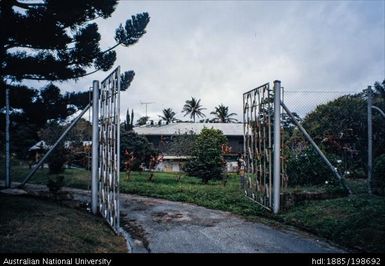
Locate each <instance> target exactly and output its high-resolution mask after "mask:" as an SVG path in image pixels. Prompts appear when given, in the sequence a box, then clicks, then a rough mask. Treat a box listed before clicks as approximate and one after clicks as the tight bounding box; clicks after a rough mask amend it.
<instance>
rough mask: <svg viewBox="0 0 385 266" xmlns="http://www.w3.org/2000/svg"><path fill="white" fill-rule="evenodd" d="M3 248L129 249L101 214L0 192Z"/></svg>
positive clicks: (0, 241) (60, 250) (0, 247)
mask: <svg viewBox="0 0 385 266" xmlns="http://www.w3.org/2000/svg"><path fill="white" fill-rule="evenodd" d="M0 201H1V204H0V217H1V219H0V252H4V253H14V252H25V253H30V252H32V253H53V252H57V253H85V252H87V253H96V252H98V253H99V252H100V253H108V252H120V253H121V252H127V246H126V242H125V240H124V238H123V237H118V236H116V235H115V234H114V233H113V231H112V230H111V229H110V228H109V227H108V225H107V224H106V223H105V222H104V220H103V219H102V218H100V217H96V216H94V215H91V214H88V213H86V212H84V211H81V210H77V209H72V208H68V207H64V206H60V205H58V204H57V203H55V202H50V201H47V200H40V199H36V198H31V197H23V196H12V195H5V194H2V193H0Z"/></svg>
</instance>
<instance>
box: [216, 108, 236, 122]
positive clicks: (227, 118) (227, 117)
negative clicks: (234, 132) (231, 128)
mask: <svg viewBox="0 0 385 266" xmlns="http://www.w3.org/2000/svg"><path fill="white" fill-rule="evenodd" d="M210 114H212V115H215V118H214V122H219V123H233V122H237V121H238V120H237V119H235V118H232V116H234V115H237V114H236V113H229V107H228V106H224V105H223V104H220V105H218V106H216V107H215V110H214V111H213V112H211V113H210Z"/></svg>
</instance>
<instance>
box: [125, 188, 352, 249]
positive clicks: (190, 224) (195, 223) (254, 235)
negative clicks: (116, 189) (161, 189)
mask: <svg viewBox="0 0 385 266" xmlns="http://www.w3.org/2000/svg"><path fill="white" fill-rule="evenodd" d="M121 219H122V221H121V222H122V225H123V227H124V229H125V230H126V231H128V232H129V233H130V235H131V236H132V238H133V241H131V243H132V245H131V247H132V251H133V252H134V253H135V252H151V253H329V252H332V253H340V252H344V251H343V250H342V249H340V248H337V247H335V246H333V245H331V244H329V243H327V242H325V241H322V240H319V239H318V238H317V237H315V236H313V235H310V234H307V233H304V232H300V231H297V230H293V229H290V230H289V229H282V228H276V227H273V226H269V225H265V224H262V223H256V222H248V221H245V220H244V219H242V218H239V217H238V216H236V215H234V214H231V213H229V212H224V211H218V210H211V209H207V208H203V207H200V206H196V205H193V204H187V203H180V202H173V201H167V200H161V199H154V198H147V197H141V196H136V195H125V194H121Z"/></svg>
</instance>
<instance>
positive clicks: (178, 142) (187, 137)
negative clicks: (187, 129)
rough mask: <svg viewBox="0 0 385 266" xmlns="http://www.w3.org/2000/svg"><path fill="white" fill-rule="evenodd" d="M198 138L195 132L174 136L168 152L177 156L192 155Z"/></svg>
mask: <svg viewBox="0 0 385 266" xmlns="http://www.w3.org/2000/svg"><path fill="white" fill-rule="evenodd" d="M196 138H197V135H195V134H194V133H191V134H187V133H185V134H178V135H175V136H173V137H172V140H171V141H170V143H169V145H168V149H167V150H166V153H167V154H170V155H176V156H192V155H193V151H194V143H195V141H196Z"/></svg>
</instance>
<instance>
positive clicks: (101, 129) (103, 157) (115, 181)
mask: <svg viewBox="0 0 385 266" xmlns="http://www.w3.org/2000/svg"><path fill="white" fill-rule="evenodd" d="M92 122H93V124H92V186H91V194H92V198H91V208H92V212H93V213H94V214H96V213H97V212H98V211H99V212H100V214H101V215H102V216H103V217H104V218H105V219H106V220H107V222H108V223H109V224H110V226H111V227H112V228H113V229H114V231H115V232H116V233H118V232H119V231H120V230H119V229H120V201H119V175H120V67H117V68H116V69H115V70H114V71H113V72H112V73H111V74H110V75H109V76H108V77H107V78H106V79H104V80H103V81H102V82H101V86H100V88H99V81H94V82H93V112H92Z"/></svg>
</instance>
